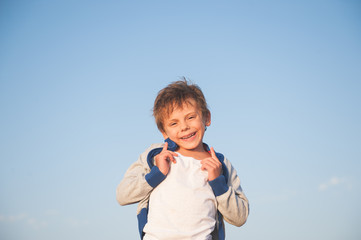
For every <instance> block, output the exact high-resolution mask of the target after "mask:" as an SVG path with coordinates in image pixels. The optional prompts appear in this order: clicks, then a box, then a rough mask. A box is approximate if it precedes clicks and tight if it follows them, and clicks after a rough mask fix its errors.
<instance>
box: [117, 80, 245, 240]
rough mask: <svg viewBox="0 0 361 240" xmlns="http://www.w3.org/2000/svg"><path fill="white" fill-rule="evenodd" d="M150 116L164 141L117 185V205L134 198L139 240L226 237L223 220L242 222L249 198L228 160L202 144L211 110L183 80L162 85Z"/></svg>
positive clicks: (202, 239) (151, 150) (144, 156)
mask: <svg viewBox="0 0 361 240" xmlns="http://www.w3.org/2000/svg"><path fill="white" fill-rule="evenodd" d="M153 115H154V117H155V121H156V123H157V127H158V129H159V130H160V132H161V133H162V135H163V137H164V139H165V143H164V144H153V145H151V147H150V148H148V149H147V150H146V151H145V152H144V153H143V154H141V155H140V157H139V159H138V160H137V161H136V162H135V163H133V164H132V165H131V166H130V168H129V169H128V170H127V172H126V173H125V176H124V179H123V180H122V181H121V183H120V184H119V185H118V187H117V200H118V202H119V204H120V205H127V204H132V203H136V202H138V209H137V213H138V225H139V233H140V236H141V239H143V240H170V239H179V240H180V239H201V240H211V239H213V240H218V239H219V240H223V239H225V231H224V222H223V219H225V220H226V221H227V222H229V223H230V224H233V225H236V226H241V225H243V224H244V223H245V222H246V220H247V217H248V213H249V207H248V200H247V198H246V196H245V195H244V194H243V191H242V188H241V185H240V180H239V178H238V176H237V173H236V171H235V170H234V168H233V167H232V165H231V163H230V162H229V161H228V159H226V158H225V157H224V156H223V155H222V154H221V153H216V152H215V151H214V149H213V148H209V147H208V145H207V144H205V143H203V136H204V133H205V131H206V129H207V127H208V126H210V124H211V113H210V111H209V110H208V107H207V103H206V100H205V98H204V95H203V93H202V91H201V89H200V88H199V87H198V86H197V85H195V84H190V83H188V82H187V81H186V80H185V79H184V80H183V81H177V82H174V83H172V84H170V85H168V86H167V87H166V88H164V89H162V90H161V91H160V92H159V93H158V96H157V97H156V99H155V102H154V108H153Z"/></svg>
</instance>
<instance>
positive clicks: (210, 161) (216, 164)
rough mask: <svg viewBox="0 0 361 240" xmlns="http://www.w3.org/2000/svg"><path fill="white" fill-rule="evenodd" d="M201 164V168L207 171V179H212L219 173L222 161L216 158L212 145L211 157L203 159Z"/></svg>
mask: <svg viewBox="0 0 361 240" xmlns="http://www.w3.org/2000/svg"><path fill="white" fill-rule="evenodd" d="M201 164H202V167H201V170H207V171H208V181H212V180H214V179H216V178H217V177H219V175H221V171H222V163H221V162H220V161H219V160H218V158H217V156H216V153H215V152H214V148H213V147H211V157H208V158H205V159H203V160H202V161H201Z"/></svg>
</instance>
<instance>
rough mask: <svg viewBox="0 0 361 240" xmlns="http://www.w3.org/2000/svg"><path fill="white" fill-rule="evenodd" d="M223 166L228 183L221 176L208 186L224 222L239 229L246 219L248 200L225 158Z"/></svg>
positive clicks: (234, 171)
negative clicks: (225, 169) (226, 172)
mask: <svg viewBox="0 0 361 240" xmlns="http://www.w3.org/2000/svg"><path fill="white" fill-rule="evenodd" d="M224 164H225V166H226V167H227V169H228V171H229V174H228V179H227V180H228V181H226V178H225V177H224V176H223V175H221V176H219V177H218V178H216V179H214V180H213V181H210V182H209V184H210V185H211V187H212V189H213V192H214V194H215V196H216V200H217V203H218V210H219V212H220V213H221V214H222V215H223V218H224V220H226V221H227V222H228V223H230V224H232V225H235V226H238V227H240V226H242V225H243V224H244V223H245V222H246V220H247V218H248V214H249V203H248V199H247V197H246V196H245V195H244V193H243V191H242V187H241V183H240V180H239V178H238V176H237V172H236V170H235V169H234V168H233V166H232V165H231V163H230V162H229V161H228V160H227V159H226V158H225V159H224Z"/></svg>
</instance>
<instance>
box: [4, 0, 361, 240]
mask: <svg viewBox="0 0 361 240" xmlns="http://www.w3.org/2000/svg"><path fill="white" fill-rule="evenodd" d="M181 76H186V77H188V78H189V79H190V80H192V81H193V82H195V83H197V84H198V85H199V86H200V87H201V88H202V90H203V91H204V93H205V95H206V98H207V100H208V103H209V106H210V109H211V112H212V125H211V126H210V127H209V128H208V130H207V132H206V136H205V142H207V143H208V144H209V145H211V146H214V148H215V149H216V151H219V152H222V153H224V154H225V155H226V157H228V158H229V159H230V160H231V162H232V163H233V165H234V167H235V168H236V169H237V171H238V174H239V176H240V179H241V182H242V187H243V189H244V192H245V194H246V195H247V197H248V198H249V201H250V206H251V213H250V216H249V218H248V221H247V223H246V224H245V225H244V226H242V227H241V228H236V227H233V226H231V225H229V224H228V225H226V232H227V236H228V238H227V239H231V240H232V239H248V240H264V239H277V240H286V239H287V240H289V239H292V240H301V239H302V240H304V239H308V240H320V239H327V240H340V239H342V240H359V239H361V228H360V222H361V207H360V199H361V127H360V122H361V107H360V103H361V4H360V3H359V2H358V1H351V0H344V1H339V0H338V1H336V0H330V1H329V0H327V1H326V0H324V1H321V0H320V1H318V0H317V1H307V0H306V1H157V0H155V1H77V0H72V1H70V0H69V1H48V0H43V1H41V0H39V1H37V0H30V1H19V0H14V1H10V0H3V1H1V3H0V114H1V117H0V239H2V240H45V239H47V240H48V239H52V240H60V239H71V240H73V239H74V240H75V239H88V240H93V239H94V240H95V239H109V240H110V239H114V240H115V239H138V230H137V220H136V212H135V211H136V206H135V205H133V206H126V207H121V206H119V205H118V203H117V202H116V200H115V189H116V186H117V184H118V183H119V182H120V180H121V179H122V177H123V174H124V172H125V171H126V169H127V168H128V167H129V165H130V164H131V163H132V162H134V161H136V160H137V158H138V156H139V154H140V153H142V152H143V151H144V150H145V149H146V148H147V147H148V146H149V145H150V144H151V143H154V142H161V141H162V136H161V134H160V133H159V132H158V130H157V128H156V125H155V123H154V120H153V118H152V115H151V109H152V105H153V101H154V98H155V96H156V94H157V92H158V91H159V90H160V89H161V88H163V87H165V86H166V85H167V84H168V83H170V82H173V81H176V80H178V79H179V77H181Z"/></svg>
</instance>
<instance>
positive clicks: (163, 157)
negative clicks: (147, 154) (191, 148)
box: [154, 142, 178, 175]
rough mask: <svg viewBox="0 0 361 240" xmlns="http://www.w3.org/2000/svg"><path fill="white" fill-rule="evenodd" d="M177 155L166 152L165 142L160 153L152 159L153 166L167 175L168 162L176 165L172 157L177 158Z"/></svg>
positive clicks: (166, 145)
mask: <svg viewBox="0 0 361 240" xmlns="http://www.w3.org/2000/svg"><path fill="white" fill-rule="evenodd" d="M177 156H178V154H176V153H175V152H172V151H168V143H167V142H165V144H164V147H163V149H162V151H161V152H160V153H159V154H158V155H156V156H155V157H154V160H155V165H156V166H157V167H158V168H159V170H160V171H161V172H162V173H163V174H164V175H167V174H168V172H169V164H170V161H172V162H173V163H176V160H175V158H174V157H177Z"/></svg>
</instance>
